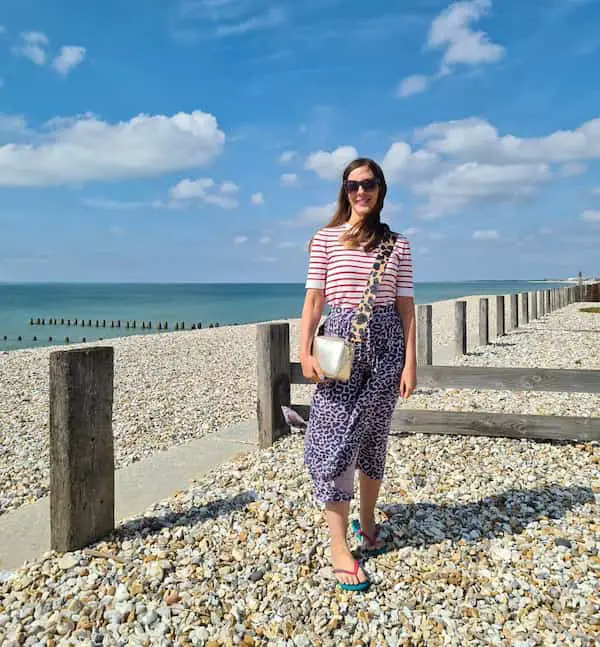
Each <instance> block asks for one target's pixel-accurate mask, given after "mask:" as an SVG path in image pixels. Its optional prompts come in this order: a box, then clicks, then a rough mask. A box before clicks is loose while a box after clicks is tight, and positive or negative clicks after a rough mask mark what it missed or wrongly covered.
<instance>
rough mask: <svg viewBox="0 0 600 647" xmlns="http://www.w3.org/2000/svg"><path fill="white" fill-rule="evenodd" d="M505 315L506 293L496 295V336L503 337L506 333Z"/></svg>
mask: <svg viewBox="0 0 600 647" xmlns="http://www.w3.org/2000/svg"><path fill="white" fill-rule="evenodd" d="M504 322H505V315H504V295H503V294H500V295H498V296H497V297H496V336H497V337H503V336H504V335H506V326H505V323H504Z"/></svg>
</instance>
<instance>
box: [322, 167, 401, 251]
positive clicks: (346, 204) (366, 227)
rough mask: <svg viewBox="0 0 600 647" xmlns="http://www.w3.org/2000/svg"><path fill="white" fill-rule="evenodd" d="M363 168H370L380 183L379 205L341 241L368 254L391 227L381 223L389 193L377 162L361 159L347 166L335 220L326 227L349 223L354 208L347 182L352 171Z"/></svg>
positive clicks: (345, 233) (344, 234) (341, 238)
mask: <svg viewBox="0 0 600 647" xmlns="http://www.w3.org/2000/svg"><path fill="white" fill-rule="evenodd" d="M361 166H366V167H368V168H369V169H370V170H371V172H372V173H373V175H374V176H375V178H376V179H377V180H378V181H379V192H378V194H377V203H376V204H375V207H374V208H373V210H372V211H371V212H370V213H369V214H368V216H367V217H366V218H365V219H364V220H363V221H362V223H361V224H360V226H359V227H352V229H350V230H348V231H346V232H344V233H343V235H342V236H341V237H340V240H341V241H342V242H343V243H344V244H345V245H347V246H348V247H359V246H360V245H363V246H364V250H365V251H366V252H370V251H372V250H373V249H375V248H376V247H377V245H379V243H380V242H381V240H382V239H383V237H384V236H385V235H387V233H388V232H389V227H388V226H387V225H385V224H383V223H382V222H381V210H382V209H383V203H384V200H385V196H386V193H387V184H386V182H385V176H384V174H383V170H382V168H381V166H379V164H377V162H375V161H373V160H372V159H369V158H367V157H359V158H358V159H355V160H353V161H352V162H350V164H348V166H346V168H345V169H344V172H343V174H342V183H341V186H340V191H339V194H338V199H337V207H336V210H335V213H334V214H333V218H332V219H331V221H330V222H329V223H328V224H327V225H326V227H338V226H339V225H343V224H344V223H345V222H348V220H349V219H350V214H351V211H352V208H351V206H350V200H348V193H347V192H346V188H345V182H346V180H347V179H348V176H349V175H350V173H352V171H354V170H355V169H357V168H360V167H361Z"/></svg>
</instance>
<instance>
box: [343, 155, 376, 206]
mask: <svg viewBox="0 0 600 647" xmlns="http://www.w3.org/2000/svg"><path fill="white" fill-rule="evenodd" d="M345 189H346V194H347V195H348V200H349V202H350V206H351V207H352V210H353V211H354V213H356V214H357V215H360V216H362V217H366V216H368V215H369V214H370V213H371V211H373V209H374V208H375V205H376V204H377V196H378V195H379V182H378V181H377V178H376V177H375V175H373V171H371V169H370V168H369V167H368V166H359V167H358V168H355V169H354V170H353V171H352V172H351V173H350V175H348V179H347V180H346V182H345Z"/></svg>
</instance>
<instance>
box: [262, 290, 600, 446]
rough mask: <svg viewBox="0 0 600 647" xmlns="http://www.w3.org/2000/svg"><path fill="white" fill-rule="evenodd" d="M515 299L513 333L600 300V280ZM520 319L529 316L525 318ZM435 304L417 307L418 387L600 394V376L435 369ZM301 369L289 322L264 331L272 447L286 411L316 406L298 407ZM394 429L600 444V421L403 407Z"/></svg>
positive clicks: (458, 322)
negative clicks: (295, 387)
mask: <svg viewBox="0 0 600 647" xmlns="http://www.w3.org/2000/svg"><path fill="white" fill-rule="evenodd" d="M581 287H582V286H571V287H565V288H556V289H551V290H543V291H538V292H529V293H522V294H521V295H520V301H521V308H520V311H519V295H511V298H510V304H511V308H510V321H511V328H518V326H519V325H520V323H527V322H529V321H530V320H532V319H536V318H540V317H543V316H545V315H546V314H547V313H550V312H554V311H555V310H557V309H559V308H562V307H564V306H566V305H568V304H571V303H575V302H577V301H580V300H583V301H588V300H594V297H600V283H598V284H595V285H593V286H583V287H584V288H593V290H592V289H587V290H586V291H582V290H581V289H580V288H581ZM455 313H456V316H455V345H456V353H457V354H464V353H465V352H466V349H467V318H466V301H456V310H455ZM478 314H479V325H478V337H479V338H478V343H479V345H485V344H488V343H489V308H488V299H487V298H482V299H480V302H479V309H478ZM496 314H497V323H496V330H497V333H498V336H502V335H504V334H505V314H506V310H505V297H504V296H497V297H496ZM519 314H520V315H521V316H520V318H519ZM432 350H433V344H432V306H431V305H419V306H417V365H418V368H417V381H418V388H437V389H447V388H454V389H484V390H485V389H487V390H509V391H551V392H570V393H574V392H577V393H600V371H596V370H565V369H537V368H533V369H529V368H489V367H465V366H432V355H433V353H432ZM308 383H309V381H308V380H306V378H305V377H304V376H303V375H302V370H301V367H300V364H299V363H297V362H291V361H290V342H289V324H287V323H265V324H260V325H259V326H258V329H257V417H258V432H259V444H260V446H261V447H263V448H265V447H270V446H271V445H272V444H273V443H274V442H275V441H276V440H277V439H278V438H280V437H281V436H282V435H284V434H286V433H287V432H289V426H288V425H287V423H286V421H285V418H284V416H283V413H282V407H284V406H287V407H290V408H291V409H293V410H295V411H296V412H297V413H298V414H299V415H300V416H302V418H304V420H307V419H308V415H309V413H310V407H309V406H308V405H298V404H292V403H291V385H292V384H308ZM392 431H393V432H412V433H432V434H461V435H477V436H491V437H507V438H528V439H538V440H571V441H592V440H595V441H600V418H589V417H574V416H568V417H567V416H539V415H515V414H500V413H486V412H479V411H477V412H454V411H434V410H421V409H412V410H411V409H409V408H407V407H405V406H401V407H399V408H398V409H397V410H396V412H395V413H394V416H393V419H392Z"/></svg>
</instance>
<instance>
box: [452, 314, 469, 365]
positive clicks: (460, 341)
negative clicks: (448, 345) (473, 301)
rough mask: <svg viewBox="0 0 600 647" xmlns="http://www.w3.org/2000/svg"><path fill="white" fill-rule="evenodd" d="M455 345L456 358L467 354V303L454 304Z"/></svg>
mask: <svg viewBox="0 0 600 647" xmlns="http://www.w3.org/2000/svg"><path fill="white" fill-rule="evenodd" d="M454 344H455V353H456V356H457V357H458V356H460V355H466V354H467V302H466V301H455V302H454Z"/></svg>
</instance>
